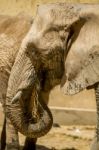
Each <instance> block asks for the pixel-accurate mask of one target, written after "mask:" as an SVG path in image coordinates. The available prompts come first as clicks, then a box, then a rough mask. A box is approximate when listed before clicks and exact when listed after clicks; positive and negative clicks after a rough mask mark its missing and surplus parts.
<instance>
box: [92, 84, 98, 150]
mask: <svg viewBox="0 0 99 150" xmlns="http://www.w3.org/2000/svg"><path fill="white" fill-rule="evenodd" d="M95 94H96V105H97V129H96V136H95V138H94V140H93V143H92V146H91V150H99V83H98V84H96V85H95Z"/></svg>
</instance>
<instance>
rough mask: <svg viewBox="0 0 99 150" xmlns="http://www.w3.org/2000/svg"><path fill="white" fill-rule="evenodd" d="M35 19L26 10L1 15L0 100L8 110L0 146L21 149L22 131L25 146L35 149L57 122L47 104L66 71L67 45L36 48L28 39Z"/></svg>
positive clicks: (4, 108)
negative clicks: (53, 89)
mask: <svg viewBox="0 0 99 150" xmlns="http://www.w3.org/2000/svg"><path fill="white" fill-rule="evenodd" d="M33 23H34V19H33V17H32V16H30V15H27V14H25V13H21V14H19V15H17V16H7V15H1V16H0V102H1V104H2V106H3V110H4V123H3V129H2V133H1V145H0V150H19V149H20V147H19V137H18V132H20V133H22V134H23V135H25V136H26V140H25V145H24V147H23V150H28V149H29V150H34V149H35V148H36V145H35V144H36V141H37V138H38V137H41V136H44V135H45V134H47V133H48V131H49V130H50V129H51V127H52V124H53V117H52V114H51V112H50V110H49V108H48V106H47V105H46V104H47V102H48V99H49V93H50V91H51V89H52V88H53V87H54V86H56V85H57V84H59V83H60V81H61V78H62V76H63V73H64V59H63V57H64V47H63V44H62V43H61V41H58V43H59V45H56V46H55V45H53V41H52V46H53V47H54V46H55V48H54V49H51V48H50V45H49V48H48V49H36V47H35V48H34V47H33V45H32V43H31V40H29V41H28V42H27V41H26V39H27V38H28V36H29V37H30V34H31V31H32V26H33ZM49 37H50V38H52V37H54V34H53V33H52V34H49ZM55 38H56V37H55ZM54 40H55V39H54ZM46 44H47V43H46Z"/></svg>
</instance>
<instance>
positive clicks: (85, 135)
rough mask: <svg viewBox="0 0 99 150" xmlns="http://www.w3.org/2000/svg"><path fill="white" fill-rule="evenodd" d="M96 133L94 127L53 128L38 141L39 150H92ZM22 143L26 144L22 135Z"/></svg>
mask: <svg viewBox="0 0 99 150" xmlns="http://www.w3.org/2000/svg"><path fill="white" fill-rule="evenodd" d="M94 131H95V127H93V126H60V127H53V128H52V130H51V131H50V132H49V133H48V134H47V135H46V136H44V137H42V138H39V139H38V142H37V150H90V144H91V141H92V138H93V136H94ZM20 143H21V145H23V143H24V137H23V136H22V135H20Z"/></svg>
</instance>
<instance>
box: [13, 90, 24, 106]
mask: <svg viewBox="0 0 99 150" xmlns="http://www.w3.org/2000/svg"><path fill="white" fill-rule="evenodd" d="M21 97H22V91H18V92H17V94H16V95H15V96H14V98H13V99H12V101H11V104H15V103H17V102H18V101H19V100H20V99H21Z"/></svg>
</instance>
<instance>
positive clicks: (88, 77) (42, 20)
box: [21, 3, 99, 150]
mask: <svg viewBox="0 0 99 150" xmlns="http://www.w3.org/2000/svg"><path fill="white" fill-rule="evenodd" d="M21 46H22V48H23V49H25V51H26V53H27V54H28V57H29V58H30V59H31V57H32V56H33V55H34V54H35V53H36V52H37V51H38V52H40V51H41V52H42V53H43V54H45V56H46V55H47V54H48V53H49V56H50V53H53V55H54V52H56V51H55V50H57V51H58V50H59V49H60V50H61V52H62V49H63V50H64V54H63V61H64V66H63V68H64V69H63V72H64V73H62V74H63V76H62V78H61V81H60V84H61V89H62V91H63V92H64V93H65V94H69V95H72V94H76V93H78V92H80V91H82V90H83V89H85V88H94V89H95V93H96V101H97V130H96V137H95V139H94V142H93V144H92V147H91V150H99V84H98V83H99V5H95V4H94V5H91V4H66V3H56V4H44V5H41V6H39V7H38V10H37V14H36V17H35V19H34V22H33V25H32V27H31V29H30V31H29V32H28V34H27V35H26V37H25V38H24V40H23V42H22V45H21ZM46 50H47V51H46ZM51 56H52V55H51ZM57 63H59V61H57ZM47 65H48V64H45V68H48V66H47ZM59 67H60V65H59V66H58V68H57V67H55V68H52V70H53V69H54V70H55V69H56V72H57V69H59V71H61V70H60V68H59ZM57 73H58V74H59V72H57ZM43 77H44V76H43ZM46 81H47V80H46ZM45 83H46V82H45ZM45 85H46V84H45ZM43 87H44V88H43V90H45V91H46V89H47V87H46V86H43Z"/></svg>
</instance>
